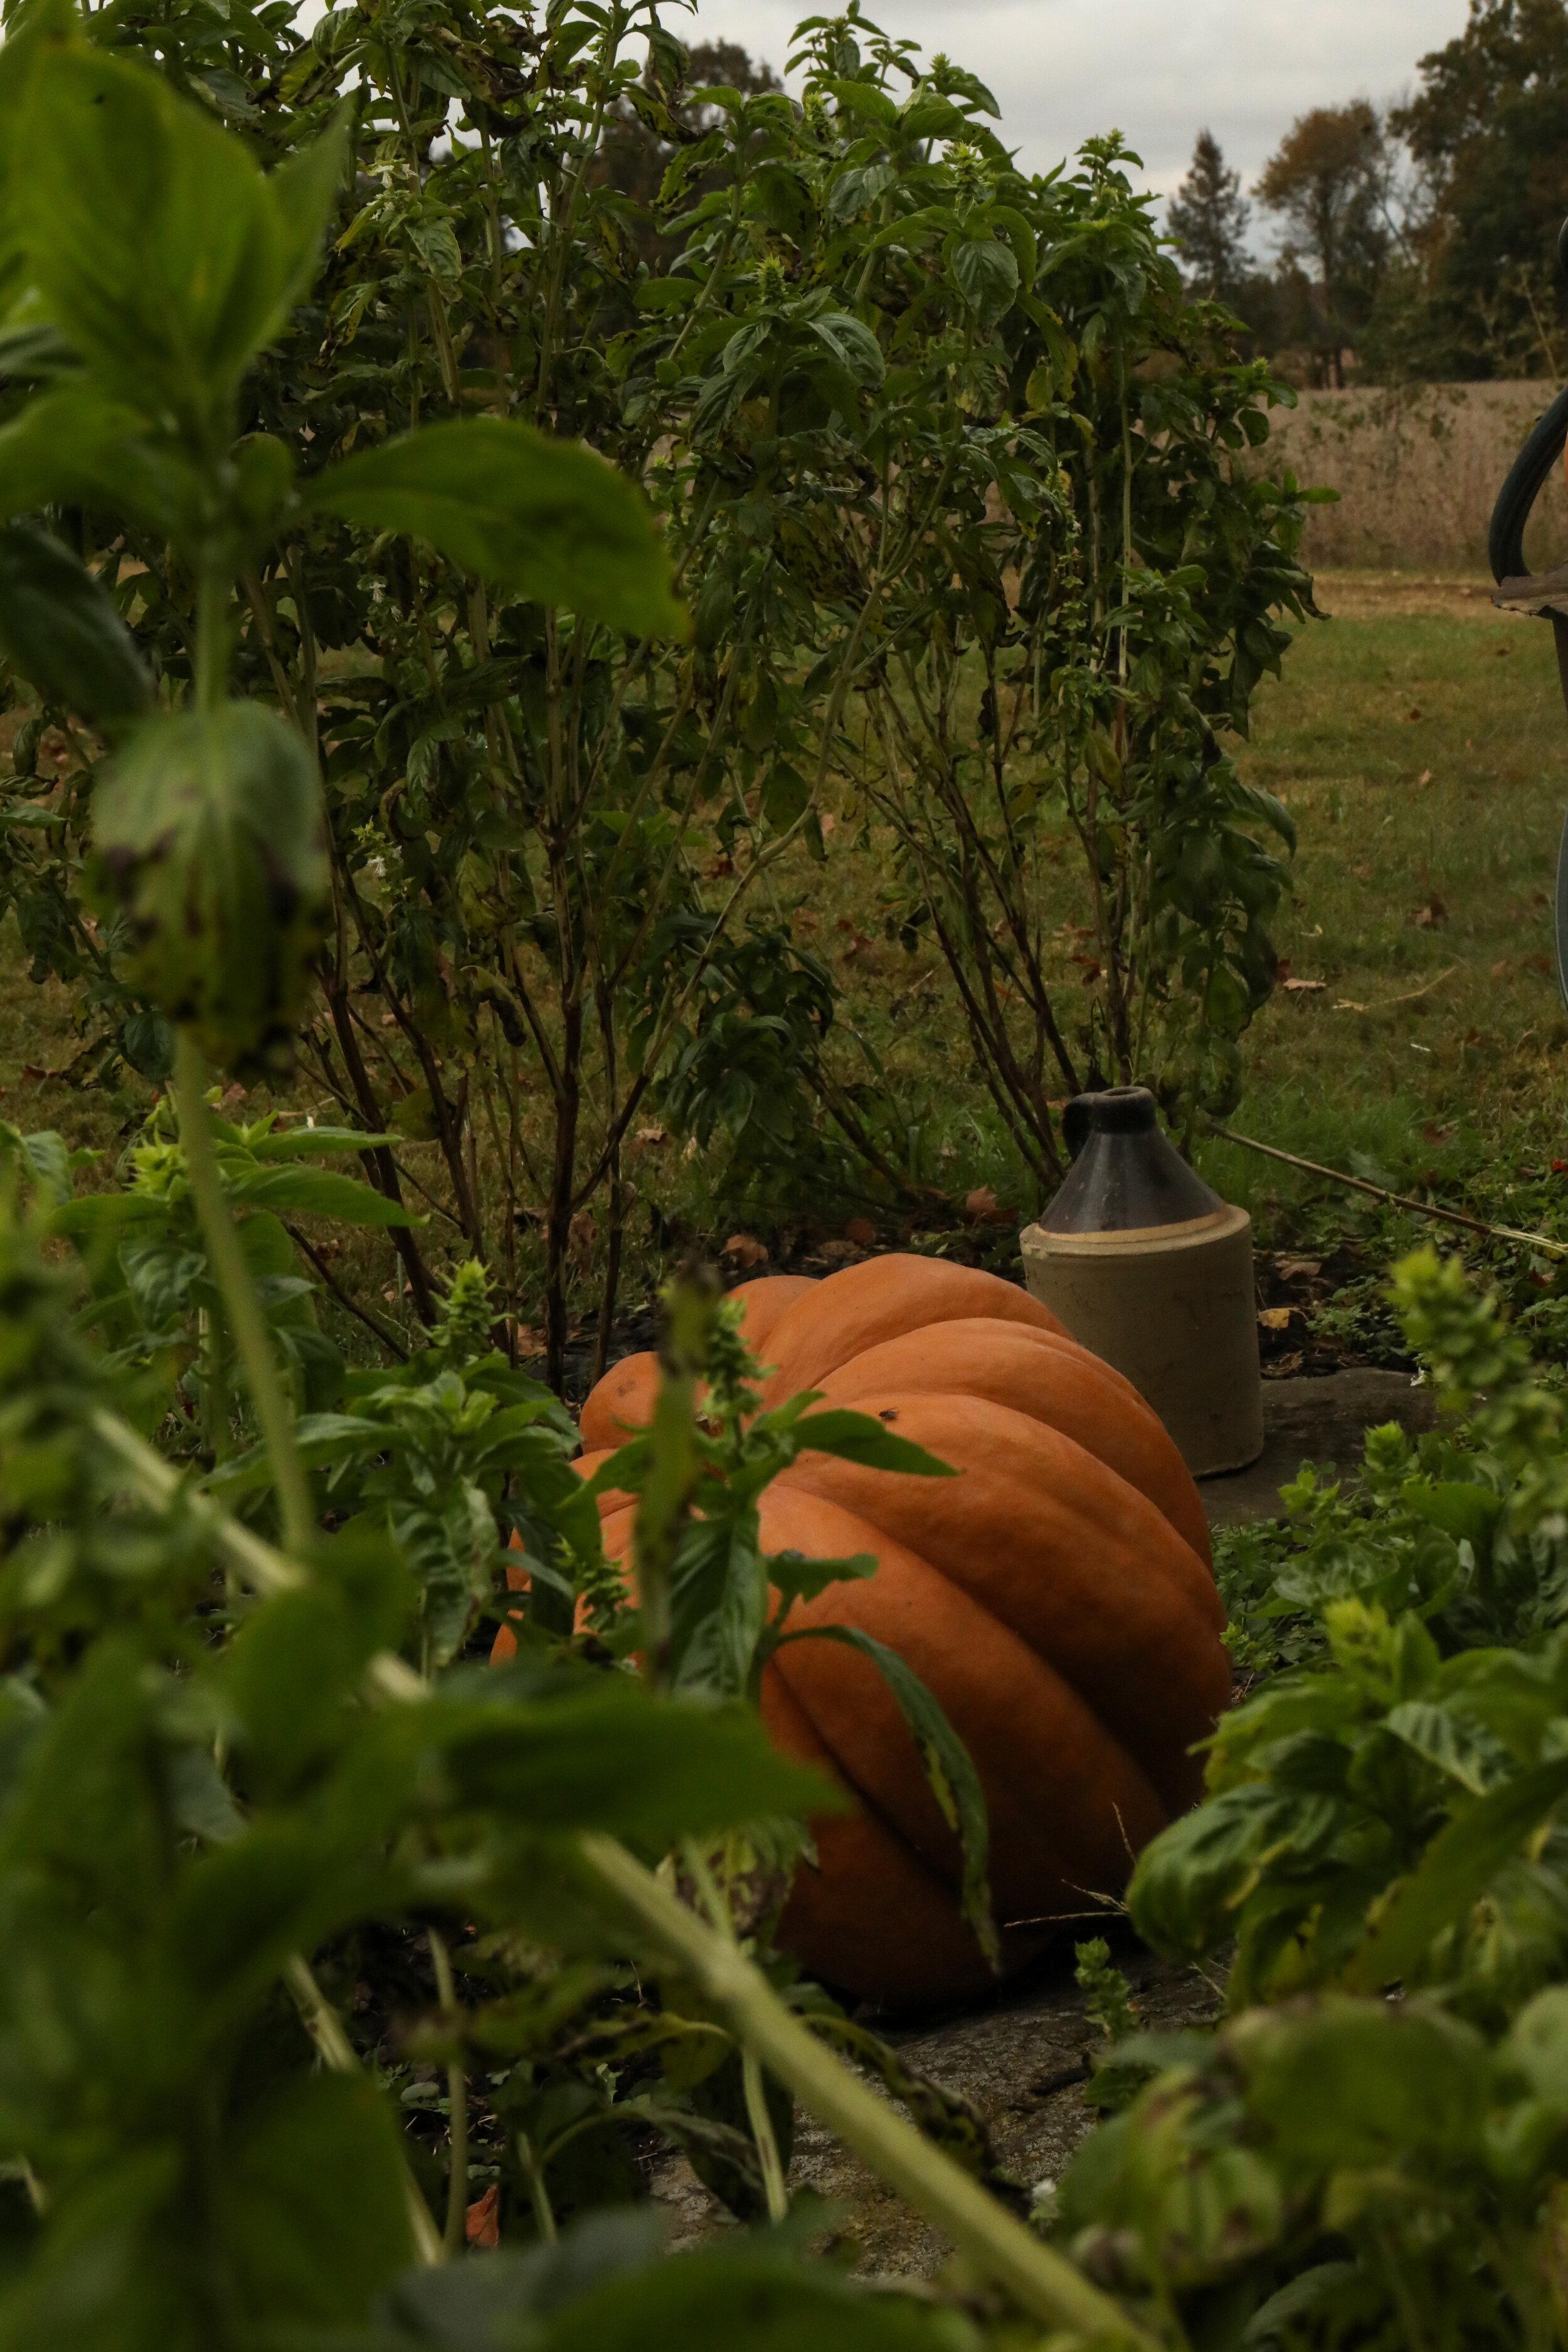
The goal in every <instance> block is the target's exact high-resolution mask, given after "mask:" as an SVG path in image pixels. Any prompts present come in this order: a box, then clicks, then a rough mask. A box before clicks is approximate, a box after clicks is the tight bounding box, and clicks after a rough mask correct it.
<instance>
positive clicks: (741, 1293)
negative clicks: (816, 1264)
mask: <svg viewBox="0 0 1568 2352" xmlns="http://www.w3.org/2000/svg"><path fill="white" fill-rule="evenodd" d="M821 1287H822V1285H821V1283H820V1282H819V1281H818V1280H817V1278H816V1276H815V1275H812V1274H759V1275H757V1276H754V1277H753V1279H752V1281H750V1282H738V1283H737V1284H736V1285H735V1287H734V1289H733V1290H727V1291H726V1292H725V1294H724V1297H725V1301H726V1304H728V1305H730V1306H738V1307H740V1309H741V1328H742V1331H743V1332H744V1333H745V1337H746V1345H747V1347H748V1348H750V1349H751V1351H752V1355H753V1356H760V1355H761V1353H762V1351H763V1348H765V1347H766V1345H767V1343H768V1341H769V1339H772V1337H773V1333H774V1331H775V1330H776V1329H777V1328H778V1327H779V1325H780V1323H781V1322H782V1321H783V1320H784V1317H785V1315H786V1314H787V1313H788V1312H789V1310H790V1308H791V1307H794V1306H795V1305H796V1304H797V1303H798V1302H799V1301H800V1300H801V1299H803V1298H804V1297H805V1295H806V1292H807V1291H808V1290H820V1289H821Z"/></svg>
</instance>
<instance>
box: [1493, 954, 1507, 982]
mask: <svg viewBox="0 0 1568 2352" xmlns="http://www.w3.org/2000/svg"><path fill="white" fill-rule="evenodd" d="M1507 970H1508V958H1507V957H1506V956H1500V957H1499V958H1498V961H1497V962H1496V963H1494V964H1493V966H1492V978H1493V979H1494V980H1500V979H1501V978H1502V976H1503V974H1504V972H1505V971H1507Z"/></svg>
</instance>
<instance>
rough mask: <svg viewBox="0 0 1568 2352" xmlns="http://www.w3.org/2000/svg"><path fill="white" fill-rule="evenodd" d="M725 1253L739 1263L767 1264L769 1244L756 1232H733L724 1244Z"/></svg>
mask: <svg viewBox="0 0 1568 2352" xmlns="http://www.w3.org/2000/svg"><path fill="white" fill-rule="evenodd" d="M723 1254H724V1255H725V1256H726V1257H732V1258H733V1259H734V1261H735V1263H736V1265H766V1264H767V1262H768V1245H767V1244H766V1242H760V1241H759V1240H758V1239H757V1237H756V1235H755V1234H731V1236H730V1238H729V1240H728V1241H727V1242H726V1243H725V1244H724V1252H723Z"/></svg>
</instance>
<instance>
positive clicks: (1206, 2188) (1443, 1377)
mask: <svg viewBox="0 0 1568 2352" xmlns="http://www.w3.org/2000/svg"><path fill="white" fill-rule="evenodd" d="M1393 1287H1394V1293H1395V1296H1396V1298H1397V1301H1398V1305H1399V1308H1400V1312H1401V1316H1402V1319H1403V1321H1404V1323H1405V1330H1406V1334H1407V1336H1408V1338H1409V1339H1410V1340H1411V1342H1412V1343H1413V1344H1414V1345H1415V1346H1417V1347H1418V1348H1419V1349H1420V1350H1421V1352H1422V1353H1423V1355H1424V1357H1425V1359H1426V1366H1427V1370H1428V1374H1429V1376H1430V1377H1432V1378H1433V1379H1434V1380H1435V1381H1436V1384H1437V1386H1438V1389H1439V1394H1440V1398H1441V1400H1442V1401H1443V1402H1445V1403H1446V1404H1447V1406H1448V1407H1449V1408H1450V1409H1452V1410H1456V1411H1457V1410H1458V1409H1461V1408H1468V1409H1469V1412H1470V1418H1469V1420H1468V1423H1465V1424H1464V1425H1463V1426H1462V1428H1461V1429H1460V1430H1459V1432H1458V1434H1457V1435H1455V1436H1445V1437H1439V1438H1431V1439H1426V1440H1424V1441H1423V1443H1422V1449H1421V1454H1420V1456H1419V1458H1418V1457H1417V1456H1416V1454H1415V1451H1414V1449H1412V1448H1411V1447H1410V1446H1409V1445H1408V1444H1407V1443H1406V1442H1405V1441H1404V1440H1403V1439H1402V1438H1400V1437H1399V1434H1398V1433H1397V1432H1394V1431H1392V1430H1387V1431H1381V1432H1374V1433H1373V1434H1372V1436H1371V1438H1370V1439H1369V1442H1368V1449H1367V1469H1366V1473H1365V1476H1364V1478H1363V1484H1362V1487H1361V1490H1360V1492H1359V1494H1358V1495H1357V1496H1355V1497H1354V1498H1353V1499H1351V1500H1342V1499H1341V1498H1340V1497H1339V1496H1337V1494H1336V1492H1335V1491H1334V1490H1329V1491H1327V1492H1324V1491H1323V1490H1321V1489H1319V1488H1318V1487H1317V1486H1316V1484H1315V1482H1314V1481H1312V1480H1311V1479H1310V1477H1308V1478H1305V1479H1303V1481H1302V1482H1301V1483H1300V1485H1299V1486H1298V1487H1297V1488H1296V1490H1295V1492H1294V1494H1293V1496H1292V1497H1291V1502H1292V1518H1293V1529H1292V1538H1293V1542H1292V1548H1291V1549H1290V1550H1289V1551H1288V1552H1287V1553H1286V1554H1285V1556H1284V1558H1283V1559H1279V1557H1276V1559H1274V1561H1273V1562H1272V1564H1271V1565H1272V1576H1273V1582H1274V1586H1275V1591H1276V1596H1277V1597H1276V1602H1275V1606H1276V1607H1277V1608H1278V1609H1279V1610H1280V1611H1281V1612H1288V1613H1287V1614H1286V1615H1285V1619H1284V1622H1285V1624H1286V1627H1287V1629H1288V1636H1287V1637H1288V1639H1290V1638H1294V1637H1293V1636H1292V1635H1291V1634H1290V1633H1289V1628H1290V1627H1292V1626H1293V1625H1294V1626H1306V1625H1309V1624H1310V1626H1312V1627H1315V1628H1316V1629H1317V1637H1318V1643H1321V1645H1322V1646H1321V1647H1318V1646H1316V1645H1314V1644H1313V1643H1311V1642H1310V1640H1307V1639H1306V1638H1305V1637H1302V1638H1301V1639H1300V1644H1299V1646H1298V1648H1297V1649H1296V1651H1295V1653H1294V1655H1295V1656H1296V1657H1298V1658H1300V1663H1289V1664H1287V1665H1286V1667H1285V1670H1284V1671H1281V1672H1279V1673H1277V1674H1276V1675H1273V1677H1272V1678H1271V1679H1269V1680H1268V1681H1267V1682H1265V1684H1264V1685H1263V1686H1262V1688H1261V1690H1260V1691H1259V1692H1258V1694H1257V1695H1256V1696H1253V1697H1252V1698H1251V1699H1250V1700H1248V1701H1247V1703H1246V1704H1244V1705H1243V1706H1240V1707H1238V1708H1237V1709H1236V1710H1235V1711H1234V1712H1233V1713H1232V1714H1230V1715H1229V1716H1227V1717H1226V1718H1225V1719H1224V1720H1223V1722H1222V1723H1221V1725H1220V1727H1219V1729H1218V1731H1217V1733H1216V1735H1215V1739H1214V1742H1213V1745H1212V1751H1211V1757H1210V1764H1209V1775H1208V1790H1209V1793H1208V1797H1207V1800H1206V1801H1205V1803H1204V1805H1202V1806H1201V1807H1200V1808H1199V1810H1198V1811H1196V1812H1195V1813H1194V1814H1192V1815H1190V1816H1189V1817H1188V1818H1187V1819H1186V1820H1185V1821H1183V1822H1176V1823H1174V1824H1173V1826H1172V1827H1171V1828H1170V1829H1168V1830H1167V1831H1166V1832H1164V1833H1163V1835H1162V1836H1161V1837H1160V1838H1158V1839H1156V1841H1155V1842H1154V1843H1153V1844H1152V1846H1150V1847H1149V1848H1147V1849H1146V1850H1145V1852H1144V1853H1143V1855H1142V1857H1141V1859H1140V1862H1139V1864H1138V1868H1137V1871H1136V1872H1135V1874H1134V1878H1133V1883H1132V1887H1131V1894H1130V1897H1129V1902H1130V1907H1131V1915H1132V1917H1133V1920H1134V1922H1135V1923H1136V1925H1137V1926H1138V1927H1139V1928H1140V1930H1141V1931H1142V1934H1143V1935H1144V1936H1145V1937H1147V1938H1148V1939H1149V1940H1150V1941H1152V1943H1154V1944H1155V1945H1156V1947H1157V1948H1161V1949H1163V1950H1164V1951H1166V1952H1169V1953H1172V1954H1177V1953H1179V1954H1182V1955H1184V1956H1187V1957H1197V1956H1201V1955H1205V1954H1209V1953H1216V1952H1217V1951H1218V1950H1219V1949H1220V1948H1221V1947H1222V1946H1224V1945H1225V1944H1226V1943H1228V1942H1229V1941H1231V1940H1232V1939H1233V1938H1234V1940H1235V1957H1234V1959H1233V1960H1232V1962H1231V1964H1230V1968H1229V1973H1228V1984H1227V1995H1228V2005H1229V2009H1230V2011H1231V2016H1230V2020H1229V2021H1228V2022H1227V2023H1226V2024H1225V2025H1224V2026H1222V2028H1221V2030H1220V2031H1219V2032H1218V2033H1217V2034H1216V2035H1215V2036H1214V2037H1213V2038H1212V2039H1210V2038H1209V2037H1207V2036H1205V2035H1201V2034H1185V2035H1179V2036H1170V2035H1160V2034H1153V2035H1143V2036H1139V2035H1133V2036H1131V2038H1124V2039H1122V2040H1121V2042H1120V2044H1119V2046H1118V2047H1116V2048H1115V2049H1114V2050H1113V2051H1112V2052H1111V2053H1110V2055H1109V2057H1108V2059H1107V2060H1106V2061H1105V2062H1104V2063H1102V2065H1101V2068H1100V2073H1099V2074H1097V2076H1096V2078H1095V2081H1094V2084H1092V2085H1091V2089H1090V2096H1091V2098H1093V2100H1094V2102H1095V2104H1096V2105H1099V2106H1100V2107H1102V2108H1105V2109H1110V2110H1112V2111H1114V2112H1113V2113H1112V2116H1111V2120H1110V2121H1109V2122H1108V2123H1107V2124H1105V2125H1104V2126H1102V2127H1101V2128H1100V2131H1098V2132H1097V2133H1096V2134H1095V2135H1094V2137H1092V2138H1091V2139H1090V2140H1089V2143H1088V2144H1087V2146H1086V2147H1085V2148H1084V2149H1083V2151H1082V2153H1081V2154H1080V2155H1079V2158H1077V2160H1076V2161H1075V2163H1074V2165H1073V2167H1072V2168H1071V2170H1070V2171H1069V2172H1068V2176H1067V2178H1066V2179H1065V2180H1064V2181H1063V2183H1062V2185H1061V2189H1060V2192H1059V2194H1058V2197H1057V2198H1056V2200H1055V2201H1054V2206H1053V2209H1052V2224H1051V2226H1052V2227H1053V2228H1054V2230H1055V2231H1056V2232H1057V2233H1058V2237H1059V2239H1060V2240H1061V2241H1062V2242H1065V2243H1067V2244H1068V2245H1070V2247H1071V2249H1072V2252H1073V2253H1074V2255H1075V2257H1076V2258H1077V2259H1078V2260H1079V2262H1081V2263H1084V2264H1085V2265H1086V2266H1087V2267H1088V2268H1089V2271H1090V2272H1091V2273H1092V2274H1093V2275H1094V2276H1096V2277H1097V2278H1099V2279H1100V2280H1101V2281H1102V2282H1103V2283H1104V2284H1107V2285H1109V2286H1111V2287H1113V2288H1115V2289H1116V2290H1118V2291H1120V2292H1121V2293H1122V2294H1125V2295H1127V2296H1130V2297H1131V2298H1134V2299H1135V2300H1136V2301H1137V2302H1139V2303H1140V2304H1141V2305H1142V2308H1144V2309H1146V2310H1147V2311H1149V2312H1150V2313H1151V2314H1154V2313H1158V2314H1160V2315H1161V2317H1160V2325H1161V2326H1163V2328H1164V2330H1165V2331H1166V2332H1167V2334H1168V2336H1169V2338H1170V2340H1172V2341H1173V2342H1175V2343H1180V2344H1183V2345H1187V2344H1193V2345H1196V2344H1200V2343H1205V2342H1208V2341H1212V2340H1215V2330H1221V2331H1223V2340H1225V2341H1226V2342H1237V2341H1244V2342H1247V2343H1265V2342H1269V2341H1274V2340H1279V2341H1282V2342H1295V2341H1310V2342H1312V2343H1314V2344H1317V2345H1321V2346H1327V2347H1339V2346H1345V2347H1348V2346H1350V2345H1352V2344H1356V2343H1364V2342H1367V2341H1369V2340H1378V2339H1380V2338H1382V2337H1386V2339H1387V2340H1390V2341H1394V2340H1397V2341H1402V2342H1415V2341H1425V2342H1432V2343H1438V2342H1448V2341H1453V2342H1466V2343H1483V2344H1493V2343H1495V2344H1497V2345H1500V2346H1502V2345H1508V2346H1515V2345H1519V2344H1535V2343H1540V2344H1542V2345H1546V2344H1557V2343H1560V2342H1562V2340H1563V2304H1562V2299H1561V2294H1560V2288H1559V2284H1558V2282H1559V2278H1560V2268H1559V2261H1560V2258H1559V2254H1558V2251H1557V2248H1558V2242H1559V2232H1560V2230H1561V2225H1562V2209H1561V2182H1560V2174H1561V2168H1562V2160H1563V2132H1564V2130H1565V2128H1568V2105H1564V2094H1563V2085H1564V2082H1565V2081H1568V2077H1564V2076H1563V2074H1562V2073H1561V2071H1560V2070H1561V2063H1562V2052H1563V2027H1564V2018H1565V2014H1568V2011H1565V2007H1564V1998H1563V1990H1562V1984H1561V1979H1562V1976H1563V1969H1564V1964H1565V1959H1568V1948H1565V1941H1564V1939H1565V1937H1568V1904H1565V1901H1564V1890H1565V1888H1568V1868H1565V1864H1568V1847H1565V1846H1564V1843H1563V1835H1564V1833H1563V1826H1562V1822H1561V1819H1560V1814H1561V1810H1562V1806H1563V1800H1564V1797H1565V1796H1568V1761H1565V1760H1564V1758H1563V1741H1562V1731H1563V1721H1564V1719H1565V1702H1568V1684H1565V1683H1564V1674H1565V1671H1568V1667H1565V1660H1568V1650H1565V1645H1564V1636H1563V1633H1562V1632H1561V1631H1560V1630H1558V1618H1559V1616H1560V1610H1559V1609H1558V1607H1557V1604H1556V1601H1555V1599H1554V1589H1555V1586H1554V1570H1555V1565H1556V1558H1555V1553H1556V1545H1557V1543H1558V1540H1559V1538H1560V1536H1561V1531H1562V1511H1561V1500H1560V1492H1561V1490H1560V1481H1561V1477H1562V1460H1563V1454H1562V1433H1561V1414H1560V1407H1559V1402H1558V1399H1557V1396H1556V1394H1555V1392H1554V1391H1549V1390H1547V1389H1545V1388H1543V1387H1542V1385H1541V1384H1540V1383H1539V1381H1538V1380H1537V1378H1536V1376H1535V1374H1534V1372H1533V1368H1532V1367H1531V1363H1530V1360H1529V1358H1528V1355H1527V1353H1526V1352H1525V1350H1524V1349H1523V1348H1522V1347H1521V1344H1520V1342H1519V1341H1518V1339H1517V1338H1516V1337H1515V1336H1514V1335H1513V1334H1512V1333H1511V1332H1510V1329H1509V1328H1508V1327H1507V1326H1506V1325H1505V1324H1504V1323H1503V1321H1502V1320H1501V1318H1500V1315H1499V1313H1498V1310H1497V1306H1496V1302H1495V1299H1492V1298H1490V1297H1486V1296H1484V1295H1478V1294H1477V1293H1476V1292H1474V1291H1473V1290H1471V1289H1469V1288H1468V1286H1466V1284H1465V1282H1464V1280H1463V1278H1462V1276H1461V1274H1460V1272H1459V1269H1458V1266H1457V1265H1440V1264H1439V1263H1438V1261H1437V1260H1436V1257H1435V1256H1434V1255H1432V1253H1430V1252H1429V1251H1428V1252H1423V1253H1421V1254H1420V1255H1417V1256H1415V1257H1414V1258H1410V1259H1407V1260H1405V1263H1404V1264H1403V1265H1401V1266H1400V1267H1398V1269H1397V1270H1396V1273H1395V1276H1394V1285H1393ZM1444 1472H1447V1475H1440V1474H1442V1473H1444ZM1532 1543H1534V1544H1537V1545H1539V1544H1541V1543H1545V1544H1546V1545H1547V1546H1548V1549H1547V1550H1546V1551H1545V1552H1542V1551H1541V1550H1540V1549H1536V1550H1535V1551H1533V1552H1532V1551H1531V1544H1532ZM1265 1570H1266V1562H1265V1559H1264V1557H1263V1555H1262V1554H1261V1552H1260V1551H1258V1550H1255V1551H1254V1552H1253V1553H1252V1555H1251V1556H1250V1557H1249V1558H1247V1559H1240V1558H1238V1559H1234V1560H1233V1563H1232V1573H1233V1575H1234V1574H1236V1573H1237V1572H1238V1571H1239V1572H1242V1573H1250V1575H1251V1578H1252V1581H1253V1590H1254V1592H1255V1594H1256V1593H1257V1592H1258V1591H1260V1590H1265V1589H1267V1587H1266V1574H1265ZM1269 1622H1270V1621H1269V1620H1268V1611H1267V1607H1266V1608H1265V1609H1264V1610H1262V1611H1255V1613H1254V1617H1253V1620H1252V1623H1253V1625H1254V1626H1256V1627H1258V1638H1259V1639H1260V1640H1261V1639H1262V1638H1264V1637H1265V1635H1266V1634H1267V1633H1268V1627H1269ZM1272 1622H1274V1623H1279V1622H1280V1621H1279V1618H1276V1619H1275V1620H1273V1621H1272ZM1500 1640H1501V1641H1507V1642H1510V1643H1513V1644H1514V1645H1515V1646H1510V1647H1503V1646H1490V1644H1496V1643H1499V1642H1500ZM1290 1655H1291V1653H1290V1652H1289V1651H1288V1652H1287V1657H1288V1658H1289V1656H1290Z"/></svg>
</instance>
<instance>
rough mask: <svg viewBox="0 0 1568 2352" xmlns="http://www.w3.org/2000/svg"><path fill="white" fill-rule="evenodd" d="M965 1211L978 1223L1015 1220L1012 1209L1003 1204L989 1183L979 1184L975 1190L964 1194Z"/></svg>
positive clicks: (999, 1222) (994, 1223)
mask: <svg viewBox="0 0 1568 2352" xmlns="http://www.w3.org/2000/svg"><path fill="white" fill-rule="evenodd" d="M963 1213H964V1215H965V1216H966V1217H967V1218H969V1220H970V1222H971V1223H973V1224H977V1225H1006V1224H1011V1223H1012V1221H1013V1217H1012V1211H1011V1210H1010V1209H1005V1208H1004V1207H1003V1206H1002V1203H1001V1202H1000V1201H998V1199H997V1198H996V1195H995V1193H994V1192H993V1191H992V1190H991V1187H990V1185H989V1184H977V1185H976V1186H975V1187H974V1190H973V1192H966V1193H965V1194H964V1196H963Z"/></svg>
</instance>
